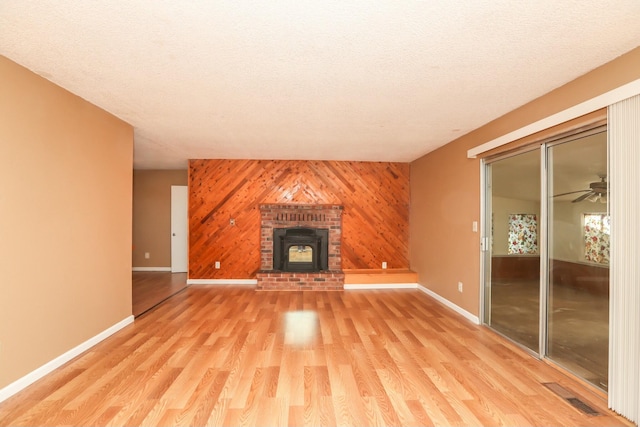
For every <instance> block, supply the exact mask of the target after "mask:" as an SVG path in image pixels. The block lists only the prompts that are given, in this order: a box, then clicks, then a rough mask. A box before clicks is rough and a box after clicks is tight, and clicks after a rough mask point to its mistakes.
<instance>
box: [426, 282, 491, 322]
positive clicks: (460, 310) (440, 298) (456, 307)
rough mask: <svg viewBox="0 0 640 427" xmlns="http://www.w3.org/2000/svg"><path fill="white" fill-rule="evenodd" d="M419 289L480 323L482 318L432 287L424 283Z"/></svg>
mask: <svg viewBox="0 0 640 427" xmlns="http://www.w3.org/2000/svg"><path fill="white" fill-rule="evenodd" d="M418 289H419V290H420V291H422V292H424V293H425V294H427V295H429V296H430V297H431V298H433V299H435V300H436V301H438V302H439V303H441V304H442V305H445V306H447V307H449V308H450V309H452V310H453V311H455V312H456V313H458V314H460V315H462V316H464V317H465V318H467V319H468V320H470V321H471V322H473V323H475V324H476V325H479V324H480V319H479V318H478V316H476V315H474V314H471V313H469V312H468V311H467V310H465V309H464V308H462V307H460V306H458V305H456V304H454V303H452V302H451V301H449V300H448V299H446V298H444V297H442V296H440V295H438V294H436V293H435V292H433V291H432V290H431V289H428V288H425V287H424V286H422V285H418Z"/></svg>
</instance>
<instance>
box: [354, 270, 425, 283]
mask: <svg viewBox="0 0 640 427" xmlns="http://www.w3.org/2000/svg"><path fill="white" fill-rule="evenodd" d="M343 271H344V284H345V285H370V284H394V283H418V273H416V272H415V271H411V270H409V269H405V268H387V269H384V270H383V269H379V270H376V269H362V270H360V269H353V270H343Z"/></svg>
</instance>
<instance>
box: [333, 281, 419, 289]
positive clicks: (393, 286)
mask: <svg viewBox="0 0 640 427" xmlns="http://www.w3.org/2000/svg"><path fill="white" fill-rule="evenodd" d="M417 288H418V284H417V283H350V284H347V283H345V284H344V289H345V290H351V291H357V290H359V289H362V290H365V289H417Z"/></svg>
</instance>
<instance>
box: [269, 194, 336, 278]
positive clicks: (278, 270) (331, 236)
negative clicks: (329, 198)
mask: <svg viewBox="0 0 640 427" xmlns="http://www.w3.org/2000/svg"><path fill="white" fill-rule="evenodd" d="M342 210H343V207H342V206H340V205H289V204H283V205H280V204H265V205H260V217H261V219H260V271H259V272H258V273H257V275H256V279H257V280H258V286H257V288H258V289H264V290H269V289H272V290H342V289H343V285H344V273H343V272H342V259H341V253H340V248H341V244H342ZM296 231H300V233H296ZM296 234H298V235H301V236H304V235H305V234H307V235H313V236H316V235H317V236H324V235H328V239H327V240H328V241H327V242H326V243H324V244H322V243H318V244H314V243H309V244H306V243H300V245H299V246H298V243H296V242H297V240H295V239H296V238H297V239H300V237H296ZM289 235H292V236H293V237H291V239H292V240H291V242H292V243H289V244H287V243H286V242H287V237H286V236H289ZM274 236H275V239H281V240H277V241H275V242H274ZM311 241H312V242H313V241H315V240H311ZM283 242H284V243H283ZM302 242H304V241H302ZM323 245H326V247H324V246H323ZM297 248H300V252H303V251H306V250H309V251H313V256H314V257H315V256H317V257H318V259H322V256H324V257H326V259H323V262H318V263H314V264H313V268H311V267H310V268H309V269H308V270H309V271H295V270H301V267H300V266H302V265H303V264H304V263H299V264H296V262H295V259H293V253H294V252H297V251H296V249H297ZM274 250H278V251H282V252H281V253H274ZM289 250H290V251H291V254H292V260H291V262H289V260H288V259H285V260H282V259H281V258H282V257H284V258H287V256H288V254H289V252H288V251H289ZM323 250H326V252H325V254H324V255H323V254H322V253H317V251H323ZM310 256H311V255H310ZM274 259H276V263H277V264H278V265H277V266H275V267H274ZM310 259H311V258H310ZM309 265H310V266H311V265H312V264H311V263H310V264H309ZM283 266H292V267H291V268H290V269H289V271H283V269H287V268H286V267H283ZM296 266H298V267H296Z"/></svg>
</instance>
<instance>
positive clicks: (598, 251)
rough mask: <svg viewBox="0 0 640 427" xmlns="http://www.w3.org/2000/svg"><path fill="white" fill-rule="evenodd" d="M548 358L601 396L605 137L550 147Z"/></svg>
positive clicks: (605, 328) (605, 341) (605, 342)
mask: <svg viewBox="0 0 640 427" xmlns="http://www.w3.org/2000/svg"><path fill="white" fill-rule="evenodd" d="M547 164H548V168H547V170H548V176H547V183H548V193H549V198H548V200H549V203H548V218H549V223H548V265H549V277H548V280H549V288H548V303H547V316H548V318H547V357H549V359H551V360H553V361H554V362H556V363H558V364H559V365H561V366H563V367H565V368H566V369H568V370H569V371H572V372H574V373H575V374H576V375H578V376H580V377H582V378H584V379H585V380H587V381H589V382H591V383H592V384H594V385H596V386H597V387H600V388H602V389H604V390H606V389H607V384H608V380H607V378H608V375H607V370H608V351H609V236H610V233H609V214H608V207H607V206H608V204H607V193H608V192H607V190H608V188H607V182H606V178H607V175H606V174H607V136H606V131H601V132H599V133H595V134H591V135H588V136H584V137H579V136H578V137H577V138H576V139H573V140H571V141H569V142H564V143H560V144H556V145H551V146H549V147H548V148H547Z"/></svg>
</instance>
